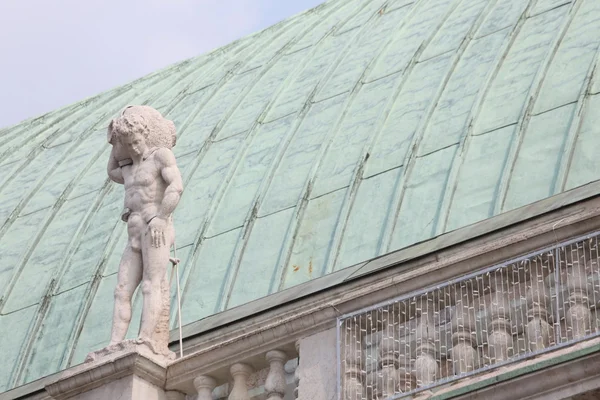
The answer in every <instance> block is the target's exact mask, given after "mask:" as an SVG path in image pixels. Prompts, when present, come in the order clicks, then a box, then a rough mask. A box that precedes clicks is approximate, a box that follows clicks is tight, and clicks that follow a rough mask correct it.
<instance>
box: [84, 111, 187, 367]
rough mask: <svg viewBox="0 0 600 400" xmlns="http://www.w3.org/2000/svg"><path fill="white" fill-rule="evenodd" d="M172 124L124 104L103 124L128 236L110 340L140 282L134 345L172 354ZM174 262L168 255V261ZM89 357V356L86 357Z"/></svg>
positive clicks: (121, 328)
mask: <svg viewBox="0 0 600 400" xmlns="http://www.w3.org/2000/svg"><path fill="white" fill-rule="evenodd" d="M175 138H176V136H175V126H174V124H173V122H172V121H169V120H167V119H165V118H164V117H163V116H162V115H161V114H160V113H159V112H158V111H156V110H155V109H153V108H152V107H148V106H129V107H127V108H126V109H125V110H124V111H123V112H122V115H121V116H119V117H118V118H116V119H114V120H112V122H111V123H110V125H109V127H108V141H109V143H110V144H111V145H112V146H113V147H112V152H111V155H110V158H109V160H108V176H109V177H110V179H111V180H113V181H114V182H117V183H119V184H122V185H124V186H125V204H124V210H123V213H122V215H121V218H122V220H123V221H125V222H126V223H127V233H128V241H127V247H126V248H125V252H124V253H123V256H122V258H121V263H120V265H119V274H118V282H117V287H116V289H115V306H114V314H113V324H112V334H111V342H110V345H109V346H108V347H107V348H106V350H107V352H111V349H112V350H114V349H116V348H118V347H119V345H120V344H121V343H123V341H124V339H125V335H126V333H127V329H128V327H129V323H130V321H131V299H132V296H133V293H134V291H135V290H136V288H137V287H138V285H139V284H140V283H141V290H142V294H143V300H144V301H143V309H142V321H141V326H140V331H139V338H138V339H137V340H136V341H135V343H137V344H144V345H147V346H148V347H150V349H151V350H152V351H153V352H154V353H156V354H157V355H160V356H166V357H169V358H173V357H174V354H173V353H172V352H171V351H170V350H169V348H168V340H169V308H170V307H169V282H168V279H167V273H166V272H167V267H168V265H169V260H170V257H169V255H170V248H171V246H172V245H173V243H174V235H175V232H174V229H173V218H172V214H173V211H174V210H175V207H176V206H177V203H178V202H179V199H180V197H181V193H182V191H183V183H182V180H181V175H180V173H179V169H178V168H177V164H176V162H175V156H174V155H173V152H172V151H171V148H172V147H173V146H174V145H175ZM172 261H174V260H172ZM92 358H95V357H92Z"/></svg>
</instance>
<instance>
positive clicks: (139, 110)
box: [107, 106, 177, 149]
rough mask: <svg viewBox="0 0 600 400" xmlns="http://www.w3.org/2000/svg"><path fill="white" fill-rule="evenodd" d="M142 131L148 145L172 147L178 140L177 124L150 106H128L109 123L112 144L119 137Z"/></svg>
mask: <svg viewBox="0 0 600 400" xmlns="http://www.w3.org/2000/svg"><path fill="white" fill-rule="evenodd" d="M133 132H141V133H142V135H143V136H144V138H145V139H146V144H147V145H148V147H166V148H169V149H170V148H172V147H173V146H175V143H176V142H177V135H176V134H175V124H173V121H170V120H168V119H166V118H164V117H163V116H162V115H161V114H160V113H159V112H158V111H157V110H155V109H153V108H152V107H149V106H127V107H125V109H124V110H123V111H122V112H121V115H120V116H119V117H117V118H115V119H113V120H112V121H111V122H110V123H109V124H108V131H107V135H108V136H107V139H108V142H109V143H110V144H112V145H115V144H116V143H117V140H116V139H117V138H118V137H119V136H122V135H130V134H132V133H133Z"/></svg>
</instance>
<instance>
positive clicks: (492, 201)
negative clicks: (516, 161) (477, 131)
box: [443, 125, 516, 231]
mask: <svg viewBox="0 0 600 400" xmlns="http://www.w3.org/2000/svg"><path fill="white" fill-rule="evenodd" d="M515 129H516V125H510V126H507V127H504V128H500V129H497V130H495V131H491V132H488V133H485V134H483V135H477V136H471V137H470V138H468V139H467V141H466V143H465V145H464V148H463V152H464V153H465V154H463V156H462V157H461V158H462V163H461V165H459V166H457V167H455V168H458V171H457V174H458V176H457V177H456V186H455V187H449V188H448V190H451V191H453V193H450V195H451V204H450V206H449V211H448V213H447V220H446V221H443V223H444V224H445V228H444V231H451V230H454V229H456V228H457V227H461V226H467V225H470V224H472V223H474V222H477V221H482V220H484V219H486V218H489V217H490V216H492V215H493V214H494V207H495V205H496V201H497V197H498V189H499V187H500V184H501V178H502V173H503V171H504V169H505V167H506V161H507V158H508V151H509V149H510V144H511V143H512V141H513V140H514V137H515ZM467 208H468V210H469V212H465V210H466V209H467Z"/></svg>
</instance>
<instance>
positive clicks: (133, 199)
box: [123, 151, 167, 222]
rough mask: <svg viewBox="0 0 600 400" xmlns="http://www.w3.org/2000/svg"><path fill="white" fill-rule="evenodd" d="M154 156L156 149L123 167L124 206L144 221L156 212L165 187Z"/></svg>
mask: <svg viewBox="0 0 600 400" xmlns="http://www.w3.org/2000/svg"><path fill="white" fill-rule="evenodd" d="M155 156H156V151H154V152H152V153H151V154H149V155H148V156H147V157H146V159H145V160H144V159H142V160H140V162H139V163H134V164H133V165H129V166H126V167H124V168H123V179H124V185H125V208H127V209H129V211H130V212H131V213H132V214H133V213H136V214H139V215H140V216H141V217H142V219H143V220H144V221H146V222H147V221H149V220H150V219H151V218H152V217H154V216H155V215H156V214H157V213H158V209H159V207H160V204H161V203H162V200H163V197H164V194H165V189H166V187H167V184H166V182H165V180H164V179H163V177H162V175H161V170H160V167H159V166H158V163H157V162H156V160H155Z"/></svg>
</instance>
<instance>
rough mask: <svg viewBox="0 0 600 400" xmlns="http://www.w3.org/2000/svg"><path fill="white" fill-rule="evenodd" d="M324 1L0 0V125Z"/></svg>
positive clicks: (199, 51) (223, 42) (204, 49)
mask: <svg viewBox="0 0 600 400" xmlns="http://www.w3.org/2000/svg"><path fill="white" fill-rule="evenodd" d="M323 2H324V0H0V54H1V56H0V88H1V89H0V127H5V126H8V125H13V124H15V123H18V122H20V121H22V120H24V119H26V118H29V117H34V116H38V115H41V114H44V113H46V112H48V111H52V110H54V109H56V108H59V107H61V106H64V105H67V104H70V103H73V102H76V101H78V100H81V99H83V98H85V97H88V96H92V95H94V94H97V93H100V92H103V91H105V90H108V89H111V88H113V87H116V86H119V85H122V84H125V83H127V82H130V81H132V80H134V79H136V78H139V77H141V76H144V75H146V74H148V73H150V72H152V71H155V70H157V69H160V68H162V67H165V66H167V65H170V64H173V63H175V62H177V61H181V60H185V59H187V58H190V57H194V56H197V55H200V54H202V53H206V52H207V51H210V50H212V49H214V48H217V47H221V46H223V45H226V44H228V43H230V42H232V41H234V40H235V39H238V38H240V37H243V36H246V35H248V34H250V33H253V32H256V31H259V30H261V29H263V28H266V27H268V26H271V25H273V24H275V23H276V22H278V21H281V20H282V19H285V18H288V17H290V16H292V15H295V14H297V13H299V12H302V11H304V10H307V9H309V8H312V7H315V6H317V5H318V4H320V3H323Z"/></svg>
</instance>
